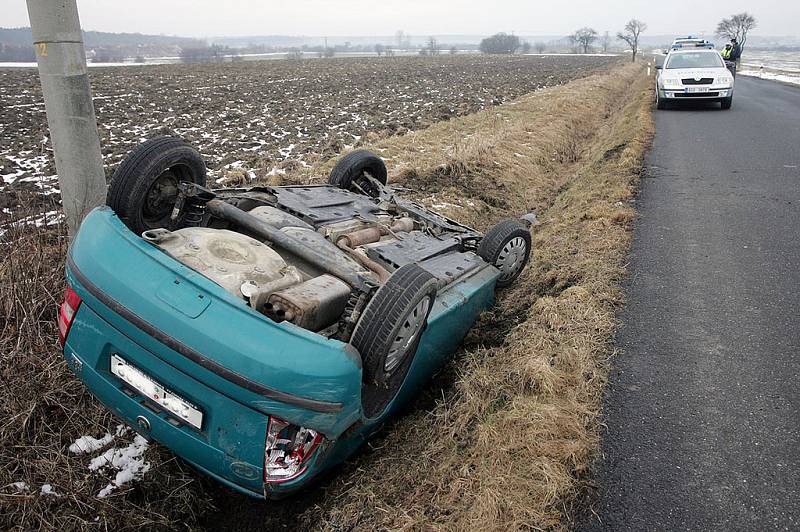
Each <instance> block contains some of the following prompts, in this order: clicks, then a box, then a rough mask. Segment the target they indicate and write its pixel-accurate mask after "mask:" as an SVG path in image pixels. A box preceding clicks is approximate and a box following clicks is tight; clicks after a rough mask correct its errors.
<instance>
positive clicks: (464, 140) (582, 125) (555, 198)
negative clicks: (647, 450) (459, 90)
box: [303, 66, 652, 530]
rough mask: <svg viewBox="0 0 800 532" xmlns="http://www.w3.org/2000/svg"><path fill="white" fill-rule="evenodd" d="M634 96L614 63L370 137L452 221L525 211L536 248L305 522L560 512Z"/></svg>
mask: <svg viewBox="0 0 800 532" xmlns="http://www.w3.org/2000/svg"><path fill="white" fill-rule="evenodd" d="M649 102H650V99H649V89H648V88H647V81H646V79H645V76H644V75H643V74H642V71H641V69H640V68H638V67H636V66H629V67H624V68H622V69H619V70H617V71H615V72H613V73H612V74H609V75H599V76H593V77H592V78H589V79H586V80H578V81H576V82H573V83H571V84H569V85H567V86H565V87H563V88H560V89H555V90H547V91H541V92H537V93H535V94H533V95H531V96H528V97H524V98H521V99H519V100H516V101H515V102H513V103H512V104H509V105H504V106H501V107H499V108H497V109H493V110H491V111H488V112H484V113H479V114H478V115H473V116H470V117H465V118H463V119H459V120H454V121H451V122H449V123H445V124H439V125H437V126H434V127H432V128H431V129H429V130H426V131H423V132H419V133H415V134H411V135H407V136H405V137H402V138H397V139H391V140H389V141H386V142H384V143H380V144H378V145H376V146H375V149H377V150H383V151H382V154H383V155H384V156H387V157H388V158H389V160H390V162H392V163H394V166H395V169H394V171H395V174H397V175H398V177H399V180H400V181H401V182H402V183H403V184H405V185H407V186H410V187H413V188H414V189H415V190H416V192H415V195H416V196H417V198H418V199H420V200H422V201H426V200H427V199H429V197H430V195H431V193H435V195H436V197H437V198H439V200H440V199H441V198H442V197H446V198H450V199H449V201H451V202H452V203H454V204H458V205H461V207H460V208H459V207H450V208H449V214H452V215H453V216H455V217H457V218H458V219H460V220H464V221H467V222H470V223H473V224H474V225H476V226H478V227H480V228H486V227H488V226H489V225H490V224H492V223H494V222H495V221H496V220H498V219H499V218H502V217H504V216H508V215H513V214H519V213H521V212H524V211H526V210H529V209H530V210H534V211H536V212H538V213H539V216H540V224H539V225H538V227H537V228H536V231H535V257H534V261H533V265H532V267H530V268H529V269H528V270H527V271H526V272H525V273H524V274H523V277H522V278H521V280H520V282H518V283H517V284H516V285H515V286H514V287H513V288H512V289H510V290H508V291H506V292H505V293H503V294H502V295H501V296H500V298H499V302H498V306H497V307H496V308H495V309H493V310H492V311H490V312H488V313H486V314H485V315H484V316H483V319H482V321H481V323H479V324H478V326H477V329H476V332H475V333H473V334H472V335H471V336H470V337H469V338H468V340H467V343H466V346H467V347H466V348H465V349H464V350H463V351H462V352H461V353H459V355H458V356H457V358H456V360H455V361H454V362H453V364H451V365H450V366H449V367H448V368H446V369H445V372H444V375H445V376H444V377H442V378H440V379H439V381H437V384H436V386H434V387H433V389H430V390H427V391H426V393H425V394H423V395H424V396H423V398H422V399H421V402H422V404H423V406H425V407H424V408H419V409H416V410H413V411H412V412H411V413H410V414H408V415H407V416H406V417H404V418H403V419H401V420H399V421H398V422H397V423H395V424H394V425H393V426H392V427H391V428H389V429H387V430H386V431H384V433H383V434H382V435H381V436H380V437H379V439H377V440H376V441H374V442H373V446H374V447H378V448H380V452H374V453H367V454H365V455H363V456H361V457H359V458H357V459H355V460H354V461H353V462H352V463H351V464H350V465H349V466H348V467H347V468H346V469H347V471H346V472H344V473H343V474H340V475H339V476H338V477H337V480H335V481H334V482H333V483H332V484H331V485H330V486H329V487H328V488H326V489H327V493H326V496H325V498H324V499H323V502H322V504H321V505H319V506H317V507H314V508H312V509H310V510H308V511H306V513H305V515H304V516H303V518H304V520H305V521H304V522H305V523H306V524H308V525H309V526H312V525H313V526H318V527H321V528H326V529H345V530H350V529H358V530H370V529H398V528H399V529H428V528H440V527H441V528H448V529H478V530H481V529H548V528H556V527H559V526H566V525H567V523H568V521H567V520H568V518H569V515H570V513H571V510H570V508H571V505H572V504H573V501H574V500H575V497H576V495H577V494H578V492H579V490H580V489H581V485H582V482H583V481H584V476H585V473H586V470H587V468H588V466H589V464H590V462H591V459H592V457H593V454H594V453H595V452H596V450H597V447H598V441H599V439H598V434H599V432H598V414H599V408H600V398H601V394H602V391H603V388H604V385H605V382H606V374H607V357H608V354H609V353H608V342H609V339H610V337H611V334H612V332H613V328H614V324H615V322H614V312H615V309H616V308H617V307H618V305H619V304H621V302H622V293H621V290H620V288H619V282H620V279H621V277H622V276H623V274H624V267H623V259H624V254H625V251H626V249H627V247H628V243H629V239H630V228H629V223H630V222H631V220H632V219H633V217H634V211H633V209H632V207H631V206H630V205H629V204H628V200H630V199H631V198H632V196H633V193H634V190H635V186H636V183H637V179H638V171H639V168H640V165H641V158H642V155H643V153H644V151H645V149H646V147H647V146H648V143H649V139H650V135H651V131H652V124H651V121H650V103H649ZM439 200H437V201H439ZM470 204H471V205H470ZM445 210H448V209H445ZM432 398H433V399H432ZM432 401H435V404H434V405H433V406H430V405H429V403H431V402H432Z"/></svg>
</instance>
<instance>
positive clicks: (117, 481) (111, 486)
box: [89, 434, 150, 498]
mask: <svg viewBox="0 0 800 532" xmlns="http://www.w3.org/2000/svg"><path fill="white" fill-rule="evenodd" d="M147 447H148V444H147V440H145V439H144V438H143V437H141V436H140V435H138V434H137V435H136V436H135V437H134V439H133V442H132V443H131V444H130V445H128V446H127V447H124V448H122V449H118V448H116V447H113V448H111V449H109V450H107V451H106V452H104V453H103V454H101V455H100V456H96V457H95V458H93V459H92V461H91V462H89V470H90V471H100V470H106V469H112V470H115V471H116V475H115V476H114V479H113V480H112V481H111V482H109V483H108V485H106V487H105V488H103V489H102V490H100V493H98V494H97V496H98V497H100V498H104V497H107V496H108V495H110V494H111V493H112V492H113V491H114V490H116V489H117V488H120V487H122V486H124V485H125V484H127V483H129V482H131V481H133V480H138V479H140V478H142V476H143V475H144V474H145V473H147V472H148V471H150V463H149V462H145V461H144V457H143V455H144V453H145V451H146V450H147Z"/></svg>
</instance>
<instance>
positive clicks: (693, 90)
mask: <svg viewBox="0 0 800 532" xmlns="http://www.w3.org/2000/svg"><path fill="white" fill-rule="evenodd" d="M686 90H687V91H689V92H708V87H689V88H688V89H686Z"/></svg>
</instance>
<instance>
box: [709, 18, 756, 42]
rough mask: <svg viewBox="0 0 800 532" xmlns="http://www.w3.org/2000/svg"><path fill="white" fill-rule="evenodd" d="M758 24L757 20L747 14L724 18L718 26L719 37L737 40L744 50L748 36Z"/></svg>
mask: <svg viewBox="0 0 800 532" xmlns="http://www.w3.org/2000/svg"><path fill="white" fill-rule="evenodd" d="M757 24H758V23H757V22H756V18H755V17H754V16H753V15H751V14H749V13H747V12H745V13H739V14H738V15H731V17H730V18H724V19H722V20H720V21H719V24H717V35H718V36H720V37H725V38H727V39H736V40H737V42H738V43H739V47H740V48H741V49H742V50H744V45H745V43H746V42H747V34H748V33H749V32H750V30H752V29H753V28H755V27H756V25H757Z"/></svg>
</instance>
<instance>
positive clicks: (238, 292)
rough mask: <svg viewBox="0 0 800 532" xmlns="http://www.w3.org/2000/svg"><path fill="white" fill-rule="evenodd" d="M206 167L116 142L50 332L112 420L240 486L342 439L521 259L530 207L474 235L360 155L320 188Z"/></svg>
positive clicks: (445, 344)
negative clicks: (238, 184)
mask: <svg viewBox="0 0 800 532" xmlns="http://www.w3.org/2000/svg"><path fill="white" fill-rule="evenodd" d="M205 178H206V176H205V164H204V162H203V160H202V158H201V157H200V155H199V154H198V153H197V151H196V150H194V149H193V148H192V147H191V146H189V145H188V144H187V143H186V142H184V141H183V140H181V139H177V138H173V137H161V138H158V139H153V140H150V141H147V142H145V143H144V144H141V145H140V146H138V147H137V148H136V149H135V150H133V151H132V152H131V153H130V154H129V155H128V157H127V158H126V159H125V160H124V161H123V163H122V164H121V165H120V166H119V168H117V170H116V172H115V174H114V177H113V179H112V181H111V183H110V185H109V192H108V201H107V203H108V206H107V207H102V208H98V209H95V210H94V211H93V212H92V213H91V214H90V215H89V216H88V217H87V218H86V219H85V221H84V222H83V224H82V226H81V228H80V230H79V232H78V234H77V235H76V237H75V239H74V240H73V242H72V245H71V248H70V250H69V256H68V260H67V265H66V276H67V282H68V287H67V291H66V295H65V298H64V302H63V304H62V305H61V308H60V312H59V318H58V325H59V333H60V340H61V343H62V345H63V348H64V357H65V358H66V360H67V363H68V364H69V366H70V367H71V368H72V370H73V371H74V372H75V374H76V375H77V376H78V377H79V378H80V379H82V381H83V382H84V383H85V385H86V387H87V388H88V389H89V390H90V391H91V392H92V393H93V394H94V395H95V396H96V397H97V398H98V399H99V400H100V401H101V402H102V403H103V404H105V406H106V407H108V408H109V409H110V410H111V411H113V412H114V413H115V414H116V415H117V416H119V417H120V418H121V419H123V420H124V421H125V422H126V423H127V424H129V425H131V426H132V427H134V428H135V429H136V430H137V431H138V432H139V433H141V434H142V435H143V436H145V437H146V438H149V439H152V440H155V441H158V442H160V443H161V444H163V445H165V446H166V447H168V448H170V449H171V450H172V451H174V452H175V454H176V455H178V456H180V457H181V458H183V459H184V460H186V461H188V462H190V463H191V464H192V465H193V466H195V467H196V468H197V469H199V470H201V471H203V472H205V473H207V474H208V475H210V476H212V477H214V478H216V479H217V480H219V481H220V482H222V483H224V484H226V485H227V486H230V487H232V488H234V489H237V490H239V491H242V492H244V493H246V494H248V495H251V496H254V497H261V498H264V497H267V498H280V497H282V496H285V495H287V494H289V493H292V492H294V491H297V490H299V489H301V488H303V487H305V486H307V485H309V484H310V483H312V482H313V481H314V480H315V479H317V478H319V476H320V474H321V473H323V472H325V471H326V470H328V469H329V468H331V467H332V466H334V465H336V464H338V463H340V462H341V461H342V460H344V459H345V458H347V457H348V456H349V455H351V454H352V453H353V452H354V451H356V450H357V449H358V447H359V446H360V445H361V444H362V443H363V442H364V441H365V440H366V439H367V438H368V437H369V436H370V435H371V434H373V433H374V432H375V431H377V430H378V429H379V428H380V427H381V425H382V424H383V423H384V421H386V420H387V419H388V418H389V417H390V416H391V415H392V414H393V413H396V412H397V411H398V409H400V408H401V407H402V406H403V405H407V404H408V403H409V402H410V401H411V400H412V399H413V398H414V397H415V395H416V393H417V391H418V389H419V387H420V386H421V385H422V384H424V383H425V382H426V381H427V380H428V379H429V378H430V376H431V375H432V374H433V373H434V372H435V371H436V370H437V368H439V367H440V366H441V365H442V364H443V363H444V362H445V361H446V359H447V357H448V356H450V355H451V354H452V353H453V352H454V351H455V350H456V349H457V347H458V345H459V344H460V342H461V341H462V339H463V338H464V336H465V335H466V333H467V331H468V330H469V328H470V327H471V326H472V325H473V323H474V322H475V320H476V319H477V317H478V315H479V314H480V312H481V311H483V310H484V309H486V308H487V307H489V306H490V305H492V304H493V301H494V293H495V289H496V288H497V287H503V286H506V285H508V284H510V283H512V282H513V281H514V280H515V279H516V278H517V277H518V276H519V274H520V273H521V272H522V270H523V269H524V267H525V265H526V263H527V262H528V260H529V257H530V251H531V236H530V229H529V227H530V222H531V221H532V220H531V218H530V217H525V219H520V220H516V219H508V220H504V221H502V222H500V223H499V224H497V225H496V226H494V227H493V228H492V229H491V230H490V231H488V233H487V234H486V235H483V234H481V233H479V232H478V231H475V230H473V229H471V228H469V227H466V226H464V225H461V224H459V223H457V222H456V221H453V220H450V219H448V218H445V217H443V216H440V215H438V214H436V213H434V212H431V211H429V210H427V209H426V208H424V207H422V206H421V205H419V204H417V203H414V202H412V201H409V200H408V199H404V198H403V197H401V196H400V191H399V190H398V189H395V188H392V187H391V186H389V185H387V172H386V167H385V165H384V163H383V161H382V160H381V159H380V158H379V157H377V156H376V155H374V154H372V153H369V152H367V151H363V150H359V151H355V152H352V153H350V154H348V155H346V156H344V157H343V158H342V159H341V160H340V161H339V162H338V163H337V164H336V166H335V167H334V169H333V171H332V172H331V175H330V177H329V180H328V184H326V185H317V186H285V187H266V186H263V187H252V188H235V189H220V190H210V189H207V188H205V180H206V179H205Z"/></svg>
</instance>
